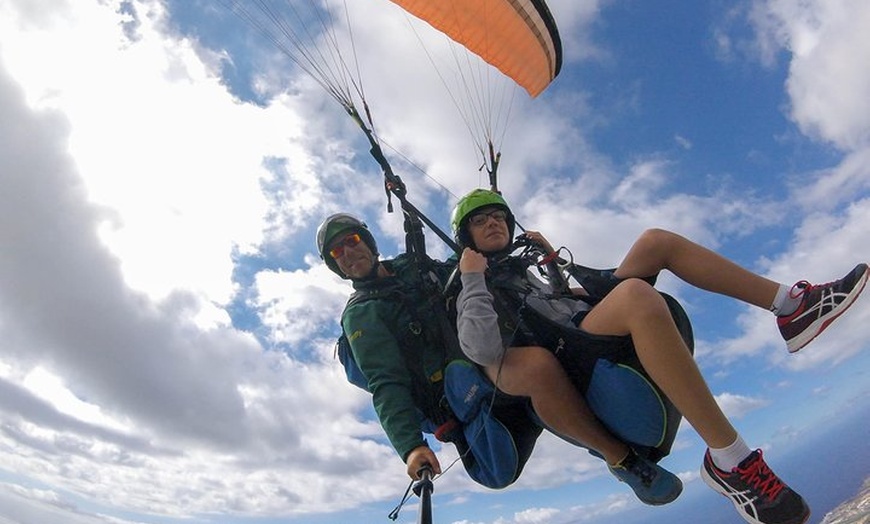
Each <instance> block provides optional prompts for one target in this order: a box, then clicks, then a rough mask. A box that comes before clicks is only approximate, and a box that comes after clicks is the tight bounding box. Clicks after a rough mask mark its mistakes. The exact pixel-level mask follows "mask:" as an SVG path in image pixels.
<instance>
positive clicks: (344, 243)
mask: <svg viewBox="0 0 870 524" xmlns="http://www.w3.org/2000/svg"><path fill="white" fill-rule="evenodd" d="M360 242H362V237H361V236H359V233H351V234H349V235H347V236H345V237H344V238H342V239H341V240H339V241H338V243H337V244H335V245H334V246H332V248H330V250H329V256H331V257H332V258H338V257H340V256H341V255H343V254H344V248H345V247H354V246H356V245H357V244H359V243H360Z"/></svg>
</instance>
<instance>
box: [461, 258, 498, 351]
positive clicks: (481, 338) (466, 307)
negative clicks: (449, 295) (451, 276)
mask: <svg viewBox="0 0 870 524" xmlns="http://www.w3.org/2000/svg"><path fill="white" fill-rule="evenodd" d="M460 278H461V279H462V290H461V291H460V292H459V295H458V296H457V297H456V328H457V331H458V334H459V345H460V346H461V347H462V352H463V353H465V356H466V357H468V358H469V359H471V360H472V361H474V362H475V363H477V364H480V365H481V366H491V365H495V364H497V363H498V362H499V360H500V359H501V356H502V354H503V353H504V346H503V345H502V338H501V332H500V330H499V326H498V315H497V314H496V312H495V308H494V307H493V297H492V293H490V292H489V290H488V289H487V288H486V279H485V276H484V274H483V273H463V274H462V276H461V277H460Z"/></svg>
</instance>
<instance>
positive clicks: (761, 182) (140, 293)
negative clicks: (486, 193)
mask: <svg viewBox="0 0 870 524" xmlns="http://www.w3.org/2000/svg"><path fill="white" fill-rule="evenodd" d="M349 4H350V5H349V13H348V15H349V16H348V19H349V20H350V25H351V27H352V29H353V33H354V40H355V43H356V50H357V59H358V61H359V64H360V68H359V70H360V75H361V80H362V81H363V84H364V86H365V93H366V99H367V101H368V103H369V104H370V106H371V108H372V113H373V115H374V118H375V122H376V125H377V131H378V133H379V136H380V137H381V139H382V140H383V141H384V143H385V144H388V145H389V146H390V147H388V148H387V149H386V151H387V154H388V156H389V157H390V159H391V161H392V163H393V167H394V169H395V170H396V172H397V174H399V175H400V176H401V177H402V178H403V180H405V182H406V184H407V185H408V191H409V193H408V194H409V198H410V199H411V201H412V202H413V203H415V204H416V205H417V206H418V207H420V208H421V209H422V210H423V211H424V212H425V213H426V214H427V215H428V216H430V217H431V218H432V219H433V220H434V221H435V222H436V224H438V225H439V226H440V227H442V228H444V229H446V228H447V227H448V214H449V210H450V208H451V207H452V205H453V203H454V202H455V201H456V197H457V195H461V194H463V193H465V192H467V191H469V190H471V189H473V188H475V187H480V186H484V185H486V181H485V178H484V177H482V176H481V175H480V173H479V172H478V166H479V165H480V162H481V161H480V158H479V157H478V156H476V152H475V150H474V148H473V147H472V138H471V135H470V134H469V133H468V131H467V130H466V128H465V127H464V125H463V124H462V122H461V120H460V119H459V114H458V111H457V110H456V108H455V107H454V106H453V104H452V103H451V102H450V99H449V95H450V91H449V90H448V89H447V88H445V86H444V85H443V84H442V83H441V82H440V81H439V80H438V79H437V76H436V75H435V72H436V66H433V65H432V64H431V63H430V62H429V60H428V59H427V58H426V57H425V55H426V51H424V50H423V48H422V47H421V43H420V41H419V40H422V41H423V42H424V43H425V46H426V49H427V50H428V52H430V53H432V54H433V56H434V57H435V59H436V60H438V59H441V58H443V56H444V55H442V53H444V49H443V47H439V45H440V43H441V39H440V38H438V36H437V35H435V34H434V31H428V32H427V31H426V30H427V29H428V28H427V27H425V26H422V25H415V26H414V27H416V28H417V31H418V34H415V33H414V31H413V30H411V29H409V20H408V19H406V18H405V17H404V16H402V15H401V13H400V12H399V11H398V9H397V8H396V7H395V6H393V5H392V4H391V3H390V2H387V1H386V0H383V1H382V0H366V1H365V2H363V1H362V0H360V1H358V2H353V3H349ZM549 5H550V7H551V9H552V11H553V13H554V16H555V18H556V21H557V23H558V24H559V28H560V31H561V34H562V40H563V45H564V50H565V57H564V58H565V62H564V65H563V69H562V72H561V73H560V75H559V77H558V78H557V79H556V80H555V81H554V82H553V84H552V85H551V86H550V87H549V88H548V89H547V90H546V91H545V92H544V93H543V94H542V95H541V96H539V97H538V98H536V99H534V100H531V99H529V98H528V97H527V96H525V95H524V94H523V93H522V92H521V91H517V94H516V98H514V102H513V106H512V107H511V109H510V119H509V123H508V125H507V126H506V128H505V129H504V139H503V141H502V143H501V150H502V154H503V156H502V164H501V168H500V180H499V181H500V185H501V188H502V190H503V191H504V194H505V197H506V198H507V199H508V201H510V202H512V203H513V207H514V210H515V211H516V213H517V215H518V217H519V219H520V221H521V223H522V224H523V225H525V226H526V227H529V228H531V229H538V230H541V231H543V232H544V233H545V234H546V235H547V236H548V237H549V238H550V239H551V240H552V241H553V243H554V244H556V245H564V246H567V247H569V248H570V249H571V251H572V253H573V254H574V256H575V259H576V260H578V261H579V262H581V263H584V264H586V265H590V266H601V267H604V266H614V265H616V264H617V263H618V262H619V260H620V257H621V256H622V254H624V253H625V251H626V250H627V249H628V247H629V246H630V245H631V241H632V240H633V239H634V238H635V237H636V236H637V235H638V234H640V233H641V232H642V231H643V230H644V229H646V228H649V227H663V228H667V229H672V230H675V231H677V232H680V233H682V234H684V235H686V236H688V237H690V238H692V239H694V240H696V241H698V242H700V243H702V244H704V245H706V246H708V247H711V248H713V249H716V250H717V251H720V252H721V253H723V254H725V255H726V256H728V257H730V258H732V259H734V260H736V261H738V262H739V263H741V264H743V265H744V266H746V267H749V268H751V269H753V270H755V271H757V272H760V273H762V274H765V275H766V276H769V277H770V278H773V279H775V280H778V281H781V282H783V283H786V284H791V283H792V282H794V281H796V280H799V279H808V280H811V281H816V282H825V281H829V280H832V279H834V278H837V277H839V276H841V275H842V274H845V273H846V272H847V271H848V270H849V269H851V268H852V267H853V265H854V264H855V263H857V262H859V261H867V260H870V247H868V246H870V227H868V224H870V168H868V167H867V166H870V68H868V67H867V65H866V63H865V62H866V58H865V57H866V56H867V55H868V54H870V37H868V36H867V34H866V31H865V30H864V28H865V27H866V26H867V25H868V24H870V6H867V5H864V4H861V5H858V4H857V3H854V2H849V1H848V0H811V1H805V0H804V1H797V0H753V1H739V2H720V1H710V2H690V3H685V2H676V1H673V0H669V1H666V2H655V3H652V2H642V1H639V0H629V1H623V2H610V1H603V0H600V1H589V2H576V1H573V0H558V1H557V0H551V1H550V2H549ZM386 35H388V37H387V36H386ZM418 39H419V40H418ZM437 63H440V62H436V64H437ZM438 68H439V69H440V67H438ZM453 94H454V95H455V94H456V92H455V91H454V93H453ZM460 94H461V93H460ZM0 137H2V140H0V245H2V249H0V524H9V523H28V524H29V523H34V522H39V523H41V524H55V523H65V524H66V523H73V524H93V523H106V522H108V523H157V522H159V523H172V522H196V523H219V524H237V523H258V524H265V523H275V522H305V523H320V524H334V523H345V522H383V521H386V520H387V519H386V515H387V514H388V513H389V511H390V510H391V509H392V508H393V507H394V506H395V505H396V504H397V503H398V501H399V499H400V497H401V495H402V493H403V492H404V489H405V487H406V485H407V482H406V480H405V479H406V476H405V474H404V465H403V464H402V463H401V461H400V460H399V458H398V457H397V456H396V455H395V453H394V452H393V451H392V449H391V448H390V447H389V445H388V444H387V443H386V441H385V438H384V436H383V434H382V432H381V430H380V427H379V425H378V424H377V421H376V420H375V419H374V417H373V413H372V409H371V407H370V401H369V398H368V397H367V396H366V395H365V394H364V393H362V392H360V391H358V390H356V389H355V388H353V387H352V386H350V385H349V384H347V383H346V382H345V381H344V378H343V376H342V374H341V371H340V369H339V366H338V363H337V361H335V360H333V356H332V347H333V341H334V338H335V336H336V334H337V323H336V321H337V317H338V315H339V314H340V312H341V308H342V306H343V304H344V301H345V299H346V297H347V295H348V293H349V291H350V288H349V286H348V284H347V283H346V282H344V281H341V280H339V279H338V278H336V277H335V276H333V275H332V274H331V273H330V272H329V271H328V270H327V269H326V268H325V266H324V265H323V264H322V262H321V261H320V259H319V258H318V257H317V254H316V253H315V252H314V247H313V236H314V231H315V229H316V227H317V225H318V223H319V222H320V221H321V219H322V218H323V217H324V216H326V215H328V214H329V213H332V212H335V211H338V210H344V209H353V210H355V211H356V212H357V213H358V214H360V215H362V216H364V217H365V219H366V220H367V222H368V223H369V225H370V226H371V227H372V229H373V230H374V231H375V233H376V236H377V237H378V238H379V239H380V246H381V251H382V254H383V255H384V256H393V255H395V254H397V253H398V252H399V251H400V249H401V247H402V245H403V235H402V225H401V217H400V216H399V214H398V213H393V214H389V213H387V212H386V201H385V197H384V192H383V187H382V184H381V175H380V173H379V170H378V166H377V165H376V164H375V163H374V162H373V161H372V160H371V158H370V156H369V155H368V146H367V143H366V141H365V139H364V137H363V136H362V134H361V133H360V131H359V129H358V128H356V127H355V125H354V124H353V122H352V121H351V120H350V119H349V118H348V117H347V116H346V115H345V114H344V113H343V111H342V110H341V108H340V107H339V106H338V104H337V103H336V102H335V101H334V100H332V99H331V98H329V97H328V96H327V95H326V94H325V92H324V91H323V90H322V89H321V88H320V87H319V86H318V85H316V84H315V83H314V82H312V81H311V79H310V78H309V77H307V76H305V75H304V74H300V73H299V72H298V71H296V70H295V68H293V67H292V66H291V65H290V64H289V63H288V61H287V60H285V59H282V58H281V57H280V56H279V55H278V53H276V49H275V47H274V46H273V45H271V44H270V43H268V42H264V41H263V40H262V39H261V38H259V37H258V35H257V34H256V32H253V31H251V30H250V29H249V28H248V27H247V26H245V25H244V23H242V22H241V21H240V20H239V19H238V18H236V17H233V16H232V15H230V14H229V13H228V12H227V11H226V10H224V9H223V8H222V7H221V6H220V5H219V3H217V2H206V1H204V0H184V1H182V0H174V1H169V2H161V1H157V0H141V1H124V2H120V1H116V0H109V1H91V0H81V1H75V2H73V1H61V0H54V1H50V0H46V1H40V2H32V1H30V0H0ZM406 159H408V160H406ZM424 173H425V174H424ZM429 237H430V238H429V251H430V253H432V254H434V255H437V256H446V254H447V249H446V247H445V246H444V245H442V244H441V243H440V242H439V241H438V240H437V239H436V238H434V237H432V236H431V235H429ZM659 285H660V288H661V289H664V290H666V291H668V292H670V293H672V294H674V295H675V296H677V297H678V298H679V299H680V300H681V302H682V303H683V305H684V306H685V307H686V309H687V310H688V312H689V314H690V315H691V317H692V320H693V323H694V326H695V332H696V337H697V352H696V356H697V360H698V363H699V365H700V367H701V369H702V371H703V373H704V375H705V376H706V377H707V379H708V381H709V384H710V387H711V389H712V391H713V393H714V394H715V395H716V396H717V399H718V400H719V402H720V404H721V405H722V407H723V409H724V410H725V412H726V413H727V414H728V415H729V416H730V417H731V418H732V420H733V421H734V424H735V426H736V427H737V428H738V430H739V431H740V432H741V434H742V435H743V436H744V438H745V439H746V441H747V442H748V443H749V444H750V446H753V447H761V448H763V449H764V450H765V455H766V457H767V458H768V460H769V463H770V464H771V465H772V466H773V467H774V468H775V469H776V470H777V471H778V472H780V473H781V474H782V475H783V477H784V478H785V479H786V480H787V481H788V482H789V483H790V484H791V485H792V486H793V487H794V488H796V489H797V490H798V491H800V492H801V493H803V494H804V495H805V496H806V497H807V498H808V500H809V501H810V503H811V506H812V507H813V515H814V516H813V518H812V519H811V522H821V521H822V518H823V516H824V513H825V512H826V511H828V510H829V509H831V508H832V507H833V506H834V505H836V504H837V503H838V502H839V501H842V500H845V499H847V498H849V497H851V496H852V495H853V494H854V493H856V492H857V490H858V487H859V486H860V483H861V481H862V480H863V479H864V478H865V477H866V476H867V475H868V472H870V453H868V450H867V445H866V442H867V437H868V434H867V426H866V424H864V423H862V421H864V420H866V419H867V415H868V410H870V395H868V386H867V385H868V383H870V382H868V380H867V374H868V371H870V367H868V365H870V362H868V359H870V356H868V355H870V352H868V345H870V343H868V340H870V305H868V303H867V299H866V298H865V299H862V300H859V302H858V303H857V304H856V305H855V306H854V307H853V308H852V309H851V310H850V311H849V313H848V314H847V315H846V316H844V317H843V318H842V319H841V320H838V321H837V323H836V324H834V326H833V327H832V328H831V329H830V330H829V331H828V332H826V333H824V334H823V335H822V336H821V337H819V338H818V339H817V340H816V341H814V342H813V343H812V344H811V345H810V346H809V347H807V348H806V349H804V350H803V351H801V352H800V353H798V354H797V355H788V354H787V352H786V350H785V347H784V344H783V342H782V340H781V339H780V338H779V335H778V333H777V330H776V328H775V325H774V322H773V319H772V317H771V315H770V314H769V313H768V312H766V311H761V310H757V309H753V308H750V307H748V306H745V305H743V304H739V303H736V302H735V301H733V300H731V299H727V298H723V297H718V296H714V295H711V294H708V293H705V292H701V291H697V290H694V289H691V288H689V287H687V286H685V285H684V284H682V283H681V282H679V281H678V280H676V279H674V278H673V277H670V276H668V275H663V277H662V278H661V280H660V284H659ZM703 452H704V445H703V443H702V442H701V440H700V439H699V438H698V437H697V435H696V434H695V433H694V432H693V431H692V429H691V428H690V427H688V425H686V424H685V423H684V424H683V427H682V429H681V431H680V433H679V434H678V438H677V443H676V446H675V449H674V452H673V453H672V454H671V456H669V457H667V458H666V459H665V460H664V461H663V465H664V466H665V467H667V468H668V469H670V470H672V471H674V472H676V473H678V474H680V476H681V477H682V478H683V480H684V483H685V485H686V490H685V492H684V494H683V495H682V496H681V497H680V499H678V500H677V501H676V502H675V503H673V504H671V505H669V506H667V507H665V508H648V507H644V506H642V505H641V504H640V503H638V502H637V501H636V500H634V498H633V497H632V496H631V494H630V492H629V491H628V489H627V488H625V487H624V486H623V485H621V484H619V483H617V482H616V481H615V480H614V479H613V478H612V477H610V476H609V474H608V473H607V471H606V470H605V468H604V467H603V465H602V464H601V462H600V461H598V460H596V459H594V458H592V457H590V456H589V455H588V454H586V453H585V452H583V451H581V450H577V449H575V448H572V447H571V446H569V445H567V444H565V443H562V442H560V441H558V440H556V439H554V438H552V437H544V438H542V439H541V441H540V443H539V444H538V447H537V449H536V451H535V454H534V455H533V457H532V459H531V461H530V463H529V465H528V466H527V468H526V471H525V472H524V474H523V476H522V478H521V479H520V480H519V481H518V482H517V483H516V484H515V485H514V486H512V487H510V488H508V489H506V490H502V491H498V492H493V491H488V490H484V489H481V488H479V487H477V486H475V485H474V484H473V483H472V482H471V481H470V480H469V479H468V478H467V477H466V476H465V474H464V473H463V472H462V471H461V467H460V466H457V467H455V468H453V469H451V470H450V471H449V472H448V473H447V474H446V475H444V476H443V477H442V478H440V479H439V480H438V481H437V482H436V495H435V498H434V505H435V512H436V513H435V514H436V518H437V521H438V522H452V523H456V524H538V523H568V522H572V523H573V522H605V523H606V522H620V523H629V524H630V523H632V522H650V523H653V524H655V523H657V522H673V521H681V522H682V521H684V522H699V521H701V519H703V521H704V522H723V523H726V522H739V520H738V518H737V517H736V515H735V513H734V512H733V510H732V509H731V507H730V505H729V504H728V503H727V501H725V500H724V499H722V498H721V497H719V496H718V495H716V494H715V493H713V492H712V491H710V490H709V489H707V488H706V487H705V486H704V485H703V483H702V482H701V481H700V480H699V477H698V467H699V465H700V461H701V457H702V455H703ZM439 457H440V458H441V461H442V463H443V464H446V463H450V462H451V461H452V460H453V459H454V458H455V453H454V452H453V450H452V449H447V448H445V449H442V450H440V451H439ZM415 509H416V508H415V507H414V505H413V504H412V505H410V506H409V507H406V508H405V510H404V511H403V513H402V515H401V517H400V519H399V522H413V521H415V519H416V515H415Z"/></svg>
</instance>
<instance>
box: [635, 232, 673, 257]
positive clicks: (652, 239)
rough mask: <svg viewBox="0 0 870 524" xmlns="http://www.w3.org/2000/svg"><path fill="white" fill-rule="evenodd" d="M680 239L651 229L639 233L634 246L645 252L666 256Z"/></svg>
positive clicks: (671, 233)
mask: <svg viewBox="0 0 870 524" xmlns="http://www.w3.org/2000/svg"><path fill="white" fill-rule="evenodd" d="M681 238H682V237H681V236H680V235H677V234H676V233H673V232H671V231H667V230H665V229H659V228H656V227H653V228H650V229H647V230H646V231H644V232H643V233H641V234H640V236H639V237H637V240H636V241H635V243H634V245H635V246H638V247H639V248H641V249H642V250H643V251H646V252H651V253H662V254H667V253H668V251H669V250H670V249H671V248H672V247H673V246H674V245H675V244H676V243H677V242H679V241H680V239H681Z"/></svg>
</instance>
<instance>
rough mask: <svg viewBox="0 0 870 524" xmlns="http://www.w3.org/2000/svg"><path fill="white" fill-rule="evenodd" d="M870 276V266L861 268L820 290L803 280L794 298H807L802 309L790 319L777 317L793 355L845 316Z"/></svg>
mask: <svg viewBox="0 0 870 524" xmlns="http://www.w3.org/2000/svg"><path fill="white" fill-rule="evenodd" d="M868 275H870V270H868V268H867V264H858V265H857V266H855V269H853V270H852V271H850V272H849V274H848V275H846V276H844V277H843V278H841V279H840V280H835V281H833V282H828V283H827V284H821V285H818V286H814V285H812V284H810V283H809V282H807V281H806V280H801V281H800V282H798V283H797V284H795V285H794V286H792V288H791V291H790V293H791V296H792V297H794V298H796V297H799V296H801V295H803V298H802V300H801V304H800V306H798V308H797V310H796V311H795V312H794V313H792V314H790V315H783V316H778V317H776V324H777V325H778V326H779V332H780V333H782V338H784V339H785V343H786V345H787V346H788V350H789V352H790V353H794V352H796V351H798V350H799V349H801V348H802V347H804V346H806V345H807V344H809V343H810V341H812V340H813V339H814V338H816V337H817V336H818V335H819V333H821V332H822V331H824V330H825V328H826V327H828V326H829V325H830V324H831V322H833V321H834V319H836V318H837V317H839V316H840V315H842V314H843V313H844V312H845V311H846V310H847V309H848V308H849V306H851V305H852V303H853V302H855V299H856V298H858V295H860V294H861V290H863V289H864V285H865V284H866V283H867V277H868Z"/></svg>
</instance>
